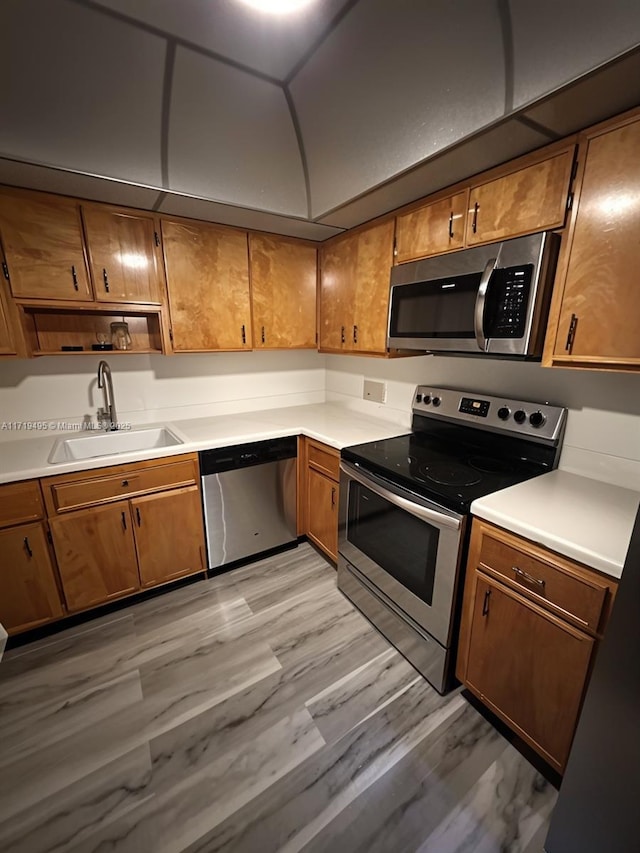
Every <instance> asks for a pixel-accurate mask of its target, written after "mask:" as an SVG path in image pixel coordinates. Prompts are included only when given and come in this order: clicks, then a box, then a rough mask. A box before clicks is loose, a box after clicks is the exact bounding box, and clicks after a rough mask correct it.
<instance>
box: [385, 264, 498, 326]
mask: <svg viewBox="0 0 640 853" xmlns="http://www.w3.org/2000/svg"><path fill="white" fill-rule="evenodd" d="M481 277H482V272H478V273H468V274H467V275H460V276H455V277H452V278H442V279H437V280H435V281H423V282H415V283H412V284H402V285H396V286H395V287H394V288H393V296H392V304H391V318H390V323H389V335H390V336H391V337H392V338H422V337H424V338H475V331H474V313H475V308H476V298H477V296H478V289H479V287H480V279H481Z"/></svg>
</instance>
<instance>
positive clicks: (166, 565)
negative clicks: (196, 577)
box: [131, 486, 204, 586]
mask: <svg viewBox="0 0 640 853" xmlns="http://www.w3.org/2000/svg"><path fill="white" fill-rule="evenodd" d="M131 514H132V516H133V523H134V526H135V532H136V550H137V552H138V565H139V566H140V580H141V581H142V586H155V585H156V584H159V583H164V582H166V581H170V580H173V579H174V578H179V577H182V576H183V575H191V574H193V573H194V572H201V571H204V565H203V558H202V555H203V550H202V549H203V544H204V535H203V527H202V506H201V504H200V492H199V491H198V489H197V487H196V486H192V487H191V488H188V489H176V490H174V491H170V492H160V494H156V495H147V496H146V497H143V498H135V499H133V500H132V501H131Z"/></svg>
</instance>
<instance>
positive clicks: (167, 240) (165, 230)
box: [162, 219, 251, 352]
mask: <svg viewBox="0 0 640 853" xmlns="http://www.w3.org/2000/svg"><path fill="white" fill-rule="evenodd" d="M162 242H163V246H164V258H165V265H166V271H167V287H168V291H169V312H170V314H171V327H172V332H173V348H174V350H175V351H176V352H207V351H209V352H211V351H216V350H245V349H251V305H250V297H249V252H248V244H247V232H246V231H238V230H236V229H234V228H225V227H224V226H218V225H210V224H209V223H208V222H196V221H191V220H190V221H179V220H169V219H163V220H162Z"/></svg>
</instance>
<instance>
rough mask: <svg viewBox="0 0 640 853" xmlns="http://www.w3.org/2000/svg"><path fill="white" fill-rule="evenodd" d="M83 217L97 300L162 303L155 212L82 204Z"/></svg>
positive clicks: (158, 238) (158, 242)
mask: <svg viewBox="0 0 640 853" xmlns="http://www.w3.org/2000/svg"><path fill="white" fill-rule="evenodd" d="M82 219H83V221H84V229H85V235H86V239H87V250H88V254H89V265H90V268H91V275H92V277H93V287H94V290H95V293H96V299H97V300H98V301H99V302H133V303H145V304H154V305H159V304H161V303H162V289H163V287H162V284H163V282H162V269H161V263H160V256H159V253H158V251H157V247H159V245H160V237H159V234H158V233H157V230H156V224H155V221H154V217H153V214H151V213H150V214H144V213H140V212H139V211H126V210H120V209H118V208H112V207H108V206H107V205H103V204H101V205H93V204H91V205H83V206H82ZM156 244H157V245H156Z"/></svg>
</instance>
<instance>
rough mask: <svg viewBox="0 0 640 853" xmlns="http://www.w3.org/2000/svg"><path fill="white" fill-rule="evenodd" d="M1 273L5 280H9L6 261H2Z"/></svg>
mask: <svg viewBox="0 0 640 853" xmlns="http://www.w3.org/2000/svg"><path fill="white" fill-rule="evenodd" d="M2 274H3V275H4V277H5V278H6V280H7V281H9V267H8V266H7V262H6V261H3V262H2Z"/></svg>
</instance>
